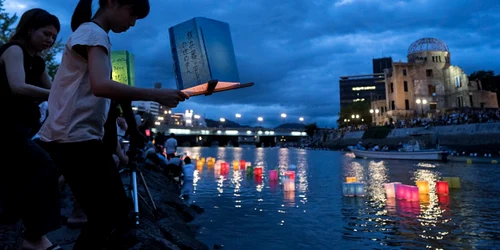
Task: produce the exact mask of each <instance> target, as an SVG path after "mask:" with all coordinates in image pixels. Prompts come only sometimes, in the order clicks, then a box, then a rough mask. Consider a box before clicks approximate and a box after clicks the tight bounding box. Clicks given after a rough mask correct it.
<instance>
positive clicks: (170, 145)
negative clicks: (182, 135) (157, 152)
mask: <svg viewBox="0 0 500 250" xmlns="http://www.w3.org/2000/svg"><path fill="white" fill-rule="evenodd" d="M165 151H166V153H167V159H168V160H170V159H172V158H173V157H175V152H177V140H176V139H175V134H174V133H171V134H170V138H168V140H167V141H166V142H165Z"/></svg>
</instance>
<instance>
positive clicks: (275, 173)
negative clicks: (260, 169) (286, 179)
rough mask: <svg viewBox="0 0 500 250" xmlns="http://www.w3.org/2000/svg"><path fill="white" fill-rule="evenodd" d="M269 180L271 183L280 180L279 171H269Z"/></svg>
mask: <svg viewBox="0 0 500 250" xmlns="http://www.w3.org/2000/svg"><path fill="white" fill-rule="evenodd" d="M269 180H271V181H276V180H278V170H269Z"/></svg>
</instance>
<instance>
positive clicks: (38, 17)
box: [9, 8, 61, 46]
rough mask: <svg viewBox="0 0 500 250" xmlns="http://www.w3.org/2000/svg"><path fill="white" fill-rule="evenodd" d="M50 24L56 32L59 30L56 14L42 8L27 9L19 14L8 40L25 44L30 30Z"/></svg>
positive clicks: (59, 25)
mask: <svg viewBox="0 0 500 250" xmlns="http://www.w3.org/2000/svg"><path fill="white" fill-rule="evenodd" d="M50 25H52V26H54V27H55V28H56V29H57V32H58V33H59V31H60V30H61V24H60V23H59V19H58V18H57V17H56V16H54V15H52V14H50V13H49V12H47V11H46V10H43V9H38V8H37V9H31V10H28V11H26V12H24V14H23V15H22V16H21V20H19V23H18V24H17V27H16V31H15V32H14V34H13V35H12V37H11V38H10V39H9V42H18V43H21V44H23V45H25V46H27V45H28V44H27V43H28V42H29V36H30V32H32V31H33V30H37V29H40V28H43V27H46V26H50ZM54 42H55V40H54Z"/></svg>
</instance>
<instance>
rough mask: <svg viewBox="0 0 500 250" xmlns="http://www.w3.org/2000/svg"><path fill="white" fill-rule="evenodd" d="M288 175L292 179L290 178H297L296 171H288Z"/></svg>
mask: <svg viewBox="0 0 500 250" xmlns="http://www.w3.org/2000/svg"><path fill="white" fill-rule="evenodd" d="M286 177H288V179H290V180H294V179H295V171H286Z"/></svg>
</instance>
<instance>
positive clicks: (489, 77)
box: [469, 70, 500, 103]
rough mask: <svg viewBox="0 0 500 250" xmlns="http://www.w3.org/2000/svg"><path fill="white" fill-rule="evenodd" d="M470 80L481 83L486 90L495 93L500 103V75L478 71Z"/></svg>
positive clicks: (471, 75)
mask: <svg viewBox="0 0 500 250" xmlns="http://www.w3.org/2000/svg"><path fill="white" fill-rule="evenodd" d="M469 80H471V81H475V80H479V81H481V86H482V87H483V89H484V90H488V91H491V92H495V93H496V94H497V101H498V102H499V103H500V75H495V72H494V71H493V70H478V71H474V72H472V74H470V75H469Z"/></svg>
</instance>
